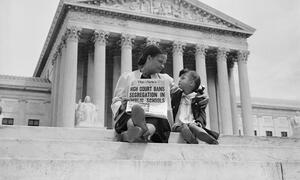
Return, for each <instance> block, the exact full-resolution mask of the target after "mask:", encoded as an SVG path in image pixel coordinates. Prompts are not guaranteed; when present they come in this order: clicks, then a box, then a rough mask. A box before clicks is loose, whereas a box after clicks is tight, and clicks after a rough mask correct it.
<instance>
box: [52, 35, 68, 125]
mask: <svg viewBox="0 0 300 180" xmlns="http://www.w3.org/2000/svg"><path fill="white" fill-rule="evenodd" d="M60 53H61V55H60V61H59V70H58V71H59V73H58V78H57V79H58V82H57V84H58V87H57V95H56V97H55V99H56V102H55V112H57V113H56V116H55V118H56V120H55V123H56V124H55V126H61V124H62V121H61V119H59V118H61V117H62V113H63V111H62V104H61V99H62V94H63V81H64V70H65V59H66V42H65V40H63V41H62V42H61V44H60Z"/></svg>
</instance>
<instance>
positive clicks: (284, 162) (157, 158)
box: [0, 126, 300, 180]
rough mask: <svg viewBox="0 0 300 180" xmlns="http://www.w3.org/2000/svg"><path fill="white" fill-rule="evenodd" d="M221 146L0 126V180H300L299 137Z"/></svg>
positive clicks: (235, 140)
mask: <svg viewBox="0 0 300 180" xmlns="http://www.w3.org/2000/svg"><path fill="white" fill-rule="evenodd" d="M219 143H220V144H219V145H208V144H204V143H201V144H198V145H189V144H183V140H182V138H181V137H180V135H179V134H177V133H172V134H171V137H170V142H169V144H155V143H148V144H137V143H132V144H129V143H122V142H117V141H116V137H115V134H114V131H113V130H106V129H101V128H98V129H96V128H95V129H90V128H58V127H26V126H0V144H1V145H0V180H2V179H3V180H16V179H22V180H23V179H26V180H27V179H28V180H35V179H36V180H40V179H41V180H44V179H47V180H48V179H49V180H50V179H51V180H53V179H54V180H56V179H59V180H60V179H61V180H67V179H71V180H82V179H83V180H94V179H95V180H98V179H99V180H102V179H109V180H111V179H112V180H114V179H116V180H118V179H130V180H132V179H134V180H142V179H143V180H144V179H151V180H154V179H164V180H166V179H167V180H179V179H184V180H185V179H195V180H196V179H197V180H198V179H204V180H235V179H239V180H248V179H249V180H250V179H251V180H254V179H255V180H260V179H261V180H299V179H300V139H296V138H276V137H273V138H266V137H237V136H221V137H220V140H219Z"/></svg>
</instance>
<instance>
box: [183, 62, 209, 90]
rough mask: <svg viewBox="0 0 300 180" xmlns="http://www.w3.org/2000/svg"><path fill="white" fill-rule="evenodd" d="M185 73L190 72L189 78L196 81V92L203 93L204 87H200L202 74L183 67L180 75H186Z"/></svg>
mask: <svg viewBox="0 0 300 180" xmlns="http://www.w3.org/2000/svg"><path fill="white" fill-rule="evenodd" d="M184 74H188V76H189V78H190V79H191V80H192V81H194V83H195V86H194V89H193V91H194V92H196V93H198V92H199V93H200V94H203V91H204V87H203V86H201V88H200V89H199V87H200V84H201V79H200V76H199V75H198V73H197V72H196V71H192V70H189V69H187V68H185V69H183V70H181V71H180V72H179V77H180V76H182V75H184Z"/></svg>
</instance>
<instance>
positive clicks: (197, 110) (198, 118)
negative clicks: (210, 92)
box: [192, 95, 208, 127]
mask: <svg viewBox="0 0 300 180" xmlns="http://www.w3.org/2000/svg"><path fill="white" fill-rule="evenodd" d="M207 104H208V97H207V96H205V95H201V96H197V97H195V99H194V100H193V103H192V106H193V107H192V111H193V115H194V118H195V122H196V123H200V124H201V125H202V126H203V127H205V126H206V112H205V108H206V106H207Z"/></svg>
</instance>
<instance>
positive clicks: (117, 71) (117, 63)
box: [113, 55, 121, 92]
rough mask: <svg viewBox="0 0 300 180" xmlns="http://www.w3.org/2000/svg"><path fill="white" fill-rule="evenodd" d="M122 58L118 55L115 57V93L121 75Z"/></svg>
mask: <svg viewBox="0 0 300 180" xmlns="http://www.w3.org/2000/svg"><path fill="white" fill-rule="evenodd" d="M120 60H121V57H120V55H116V56H114V57H113V61H114V66H113V92H114V91H115V88H116V85H117V82H118V79H119V77H120V75H121V74H120V73H121V71H120V70H121V61H120Z"/></svg>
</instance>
